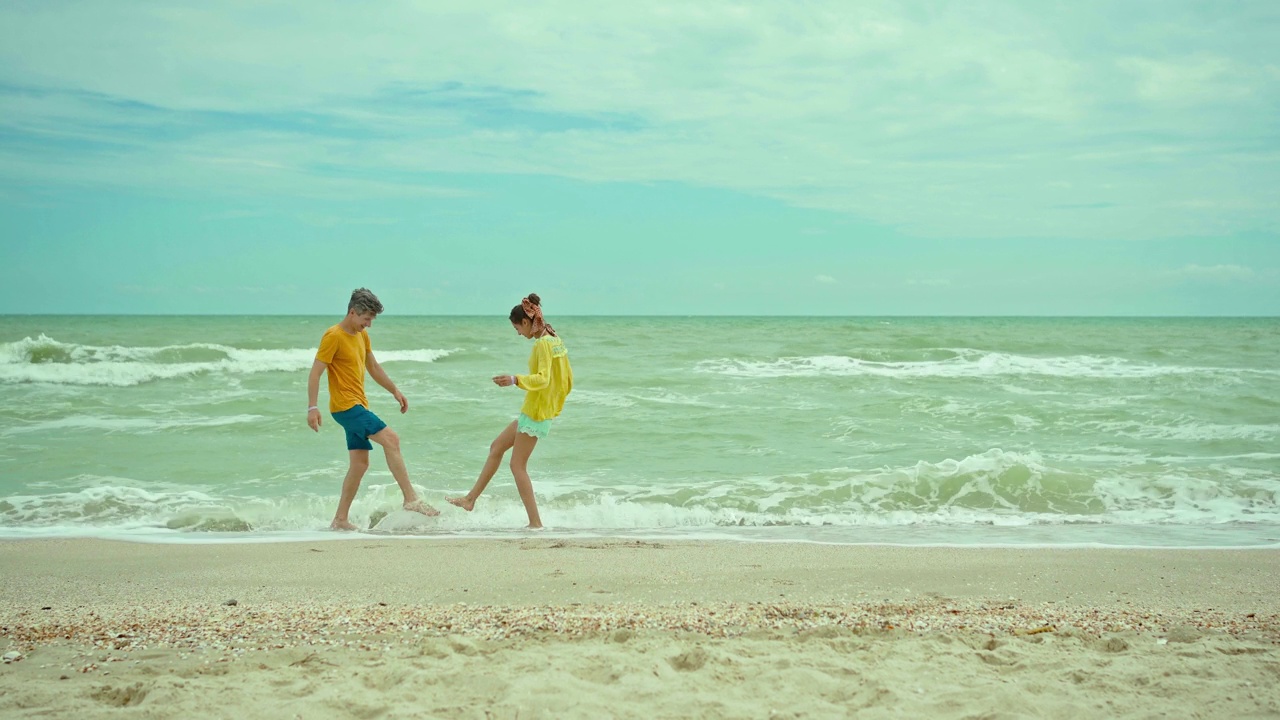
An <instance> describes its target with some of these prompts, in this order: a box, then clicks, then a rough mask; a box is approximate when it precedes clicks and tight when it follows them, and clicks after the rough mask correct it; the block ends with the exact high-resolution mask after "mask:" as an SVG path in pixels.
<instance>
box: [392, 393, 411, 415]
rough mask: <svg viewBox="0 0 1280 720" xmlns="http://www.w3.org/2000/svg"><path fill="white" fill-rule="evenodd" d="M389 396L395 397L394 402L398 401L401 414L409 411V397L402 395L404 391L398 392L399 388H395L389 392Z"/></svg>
mask: <svg viewBox="0 0 1280 720" xmlns="http://www.w3.org/2000/svg"><path fill="white" fill-rule="evenodd" d="M391 397H393V398H395V399H396V402H398V403H400V414H401V415H403V414H405V413H407V412H409V399H408V398H406V397H405V396H404V393H402V392H400V391H399V390H396V391H395V392H393V393H391Z"/></svg>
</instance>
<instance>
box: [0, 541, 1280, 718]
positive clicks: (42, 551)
mask: <svg viewBox="0 0 1280 720" xmlns="http://www.w3.org/2000/svg"><path fill="white" fill-rule="evenodd" d="M1278 562H1280V552H1278V551H1273V550H1251V551H1244V550H1238V551H1200V550H1181V551H1138V550H1046V549H954V548H895V547H848V546H824V545H808V544H741V543H711V542H678V543H665V542H664V543H644V542H640V543H637V542H624V541H616V540H614V541H583V540H553V539H541V538H535V539H520V540H492V541H488V540H459V541H423V540H415V541H396V540H387V539H383V538H376V537H370V538H368V539H366V538H364V537H361V538H357V539H349V540H345V541H339V542H305V543H284V544H265V545H200V546H194V545H143V544H127V543H111V542H102V541H90V540H69V541H53V540H41V541H29V542H7V543H0V578H2V579H0V593H2V594H0V598H2V599H3V604H2V605H0V653H17V654H20V655H21V656H22V657H21V659H20V660H17V661H14V662H10V663H7V664H5V665H3V666H0V716H3V717H5V718H9V717H14V718H22V717H76V718H81V717H83V718H95V717H113V718H115V717H140V718H143V717H145V718H168V717H174V718H178V717H181V718H205V717H218V718H222V717H226V718H259V717H261V718H294V717H302V718H418V717H441V718H455V717H456V718H516V717H519V718H526V719H527V718H606V717H623V718H630V717H636V718H666V717H671V718H676V717H735V718H736V717H741V718H768V717H806V718H824V717H844V716H848V715H854V714H856V715H857V716H858V717H868V718H875V717H930V718H970V717H972V718H979V717H981V718H1000V717H1009V718H1014V717H1051V718H1057V717H1061V718H1071V720H1079V718H1082V717H1142V718H1146V717H1176V718H1191V717H1201V718H1218V717H1221V718H1248V717H1257V718H1263V717H1266V718H1273V717H1280V689H1278V688H1280V682H1278V681H1280V600H1278V599H1277V598H1278V597H1280V574H1278V573H1277V572H1276V568H1277V567H1280V564H1278ZM231 600H234V601H235V604H225V603H227V602H228V601H231Z"/></svg>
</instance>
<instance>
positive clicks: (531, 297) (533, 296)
mask: <svg viewBox="0 0 1280 720" xmlns="http://www.w3.org/2000/svg"><path fill="white" fill-rule="evenodd" d="M529 302H531V303H533V304H534V305H537V306H538V307H542V298H540V297H538V293H529Z"/></svg>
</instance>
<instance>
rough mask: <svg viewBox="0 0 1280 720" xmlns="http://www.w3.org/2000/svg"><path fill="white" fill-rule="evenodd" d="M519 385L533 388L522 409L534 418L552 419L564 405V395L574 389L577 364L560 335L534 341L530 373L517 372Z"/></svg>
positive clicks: (524, 388)
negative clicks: (575, 364)
mask: <svg viewBox="0 0 1280 720" xmlns="http://www.w3.org/2000/svg"><path fill="white" fill-rule="evenodd" d="M516 385H519V386H520V388H521V389H523V390H527V391H529V394H528V395H526V396H525V398H524V407H522V408H520V412H522V413H524V414H525V415H528V416H529V418H530V419H532V420H537V421H542V420H550V419H551V418H553V417H555V416H557V415H559V414H560V411H561V410H563V409H564V399H565V398H566V397H568V396H569V393H570V392H572V391H573V368H571V367H569V351H568V350H567V349H566V348H565V346H564V343H563V342H561V341H560V338H558V337H552V336H551V335H544V336H542V337H540V338H538V339H537V340H535V341H534V342H533V352H532V353H531V354H530V355H529V374H528V375H517V376H516Z"/></svg>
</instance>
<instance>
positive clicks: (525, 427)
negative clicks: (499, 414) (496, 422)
mask: <svg viewBox="0 0 1280 720" xmlns="http://www.w3.org/2000/svg"><path fill="white" fill-rule="evenodd" d="M516 432H520V433H524V434H525V435H528V436H530V437H535V438H538V439H542V438H545V437H546V436H547V435H548V434H549V433H550V432H551V420H550V419H547V420H534V419H533V418H531V417H529V416H528V415H525V414H524V413H520V417H518V418H516Z"/></svg>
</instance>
